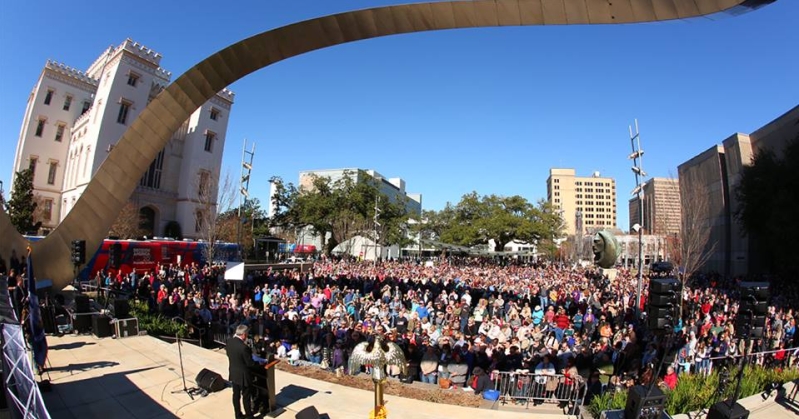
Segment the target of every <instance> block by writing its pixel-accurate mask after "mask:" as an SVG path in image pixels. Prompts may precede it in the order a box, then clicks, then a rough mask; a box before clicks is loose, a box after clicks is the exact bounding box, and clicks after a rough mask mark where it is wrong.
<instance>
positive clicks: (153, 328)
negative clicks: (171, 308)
mask: <svg viewBox="0 0 799 419" xmlns="http://www.w3.org/2000/svg"><path fill="white" fill-rule="evenodd" d="M130 312H131V314H132V315H133V317H136V318H137V319H139V330H146V331H147V334H148V335H150V336H166V337H175V335H178V336H180V337H182V338H185V337H186V336H188V329H187V327H186V325H185V324H184V323H181V322H176V321H174V320H172V319H170V318H167V317H164V316H162V315H160V314H158V313H150V311H149V309H148V307H147V303H144V302H140V301H132V302H131V305H130Z"/></svg>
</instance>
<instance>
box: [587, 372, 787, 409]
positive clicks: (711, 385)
mask: <svg viewBox="0 0 799 419" xmlns="http://www.w3.org/2000/svg"><path fill="white" fill-rule="evenodd" d="M738 371H739V370H738V368H734V369H732V370H731V371H730V381H729V383H728V385H727V388H726V390H725V391H724V394H723V395H720V396H719V395H718V385H719V374H718V371H714V372H713V373H712V374H710V375H709V376H707V377H705V376H703V375H701V374H690V375H687V374H682V375H680V380H679V381H678V383H677V387H676V388H675V389H674V391H669V392H667V393H666V395H667V397H668V398H667V400H666V411H667V412H668V413H669V414H671V415H677V414H684V413H691V412H698V411H700V410H702V409H709V408H710V406H712V405H713V403H714V402H716V401H719V400H727V399H729V398H731V397H732V396H733V394H734V393H735V387H736V379H737V374H738ZM796 379H799V370H797V369H795V368H792V369H786V370H783V369H775V368H763V367H760V366H748V367H746V369H745V370H744V375H743V379H742V380H741V396H740V398H744V397H749V396H753V395H755V394H759V393H761V392H763V391H764V390H765V389H766V386H767V385H769V384H771V383H775V382H776V383H785V382H788V381H793V380H796ZM626 405H627V392H626V391H620V392H615V393H610V392H607V393H605V394H603V395H601V396H595V397H594V398H593V399H592V400H591V401H590V402H589V404H588V412H590V413H591V416H593V417H594V418H599V417H600V415H601V413H602V412H603V411H605V410H617V409H624V408H625V406H626Z"/></svg>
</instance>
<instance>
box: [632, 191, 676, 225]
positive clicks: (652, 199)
mask: <svg viewBox="0 0 799 419" xmlns="http://www.w3.org/2000/svg"><path fill="white" fill-rule="evenodd" d="M642 190H643V193H642V194H641V199H642V200H643V202H644V216H643V222H642V221H641V217H640V215H639V214H640V212H641V207H640V205H639V202H638V197H637V196H635V197H633V198H632V199H630V201H629V205H630V207H629V209H630V228H632V226H633V225H635V224H639V225H641V226H643V228H644V231H646V232H647V234H654V235H657V236H667V235H672V234H677V233H679V231H680V184H679V181H678V180H677V179H669V178H652V179H649V180H648V181H646V183H645V184H644V187H643V189H642Z"/></svg>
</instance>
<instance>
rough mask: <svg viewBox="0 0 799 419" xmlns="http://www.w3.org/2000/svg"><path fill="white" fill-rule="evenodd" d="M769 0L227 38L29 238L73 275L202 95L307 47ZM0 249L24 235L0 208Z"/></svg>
mask: <svg viewBox="0 0 799 419" xmlns="http://www.w3.org/2000/svg"><path fill="white" fill-rule="evenodd" d="M772 1H773V0H713V1H710V0H708V1H695V0H614V1H604V0H602V1H600V0H461V1H435V2H428V3H413V4H404V5H398V6H382V7H375V8H372V9H364V10H356V11H349V12H343V13H338V14H335V15H330V16H324V17H318V18H313V19H310V20H306V21H303V22H298V23H294V24H291V25H287V26H283V27H280V28H276V29H272V30H269V31H266V32H263V33H260V34H257V35H254V36H252V37H250V38H247V39H244V40H242V41H239V42H237V43H235V44H232V45H230V46H228V47H226V48H224V49H222V50H221V51H219V52H217V53H215V54H213V55H211V56H210V57H208V58H206V59H205V60H203V61H201V62H199V63H198V64H197V65H195V66H194V67H192V68H191V69H189V70H188V71H187V72H186V73H184V74H183V75H181V76H180V77H178V79H177V80H175V82H174V83H172V84H171V85H169V86H168V87H167V88H166V89H164V91H162V92H161V93H160V94H159V95H158V96H157V97H156V98H155V99H153V100H152V101H151V102H150V103H149V104H148V105H147V106H146V107H145V109H144V110H143V111H142V112H141V114H140V115H139V116H138V117H137V118H136V120H135V121H134V122H133V123H132V124H131V125H130V127H129V128H128V130H127V131H125V133H124V134H123V135H122V137H121V138H120V139H119V141H118V142H117V143H116V146H115V147H114V149H113V150H112V151H111V152H110V153H109V154H108V157H107V158H106V160H105V161H104V162H103V164H102V165H101V166H100V167H99V168H98V169H97V172H96V173H94V175H93V178H92V180H91V182H89V184H88V185H87V186H86V189H85V190H84V192H83V194H82V195H81V197H80V199H79V200H78V201H77V202H76V203H75V206H74V207H73V208H72V210H71V211H70V212H69V214H68V215H67V217H66V218H65V219H64V220H62V222H61V224H60V225H59V226H58V227H57V228H56V229H55V230H54V231H53V232H52V233H50V234H49V235H48V236H47V237H46V238H44V239H43V240H40V241H38V242H35V243H32V247H33V248H34V250H35V251H36V252H37V254H39V255H42V257H43V258H45V259H46V260H47V263H46V264H42V268H41V269H40V270H39V272H38V273H39V275H40V276H41V277H42V278H50V279H52V281H53V286H54V287H56V288H57V289H61V288H63V287H64V286H65V285H67V284H68V283H69V282H70V281H71V280H72V278H73V275H74V272H73V266H72V262H71V261H70V258H69V244H70V242H71V241H72V240H75V239H78V238H79V239H84V240H86V248H87V249H92V251H93V250H94V249H97V248H99V246H100V243H101V242H102V240H103V238H104V237H105V236H106V235H107V234H108V230H109V228H110V226H111V225H112V224H113V222H114V220H115V219H116V217H117V216H118V214H119V212H120V211H121V210H122V208H123V207H124V206H125V203H126V202H127V200H128V198H129V197H130V195H131V194H132V193H133V191H134V190H135V189H136V185H137V184H138V182H139V179H141V176H142V175H143V174H144V172H145V171H146V170H147V168H148V167H149V166H150V163H151V162H152V161H153V159H155V157H156V155H157V154H158V153H159V152H160V151H161V150H162V149H163V148H164V147H165V146H166V145H167V143H168V142H169V139H170V138H172V135H173V133H174V132H175V131H177V130H178V128H180V126H181V125H182V124H183V122H184V121H185V120H186V119H188V118H189V116H190V115H191V114H192V113H193V112H194V111H195V110H196V109H197V108H199V107H200V106H201V105H202V104H203V103H205V102H206V101H208V100H209V99H211V98H212V97H214V95H216V94H217V92H219V91H221V90H222V89H224V88H226V87H227V86H229V85H230V84H232V83H234V82H235V81H237V80H239V79H241V78H242V77H244V76H246V75H248V74H250V73H253V72H255V71H257V70H260V69H262V68H264V67H267V66H269V65H271V64H274V63H276V62H279V61H282V60H285V59H287V58H291V57H294V56H297V55H300V54H304V53H306V52H310V51H315V50H318V49H322V48H327V47H331V46H334V45H339V44H344V43H348V42H354V41H359V40H364V39H371V38H378V37H382V36H388V35H397V34H403V33H413V32H424V31H434V30H443V29H458V28H480V27H493V26H530V25H586V24H617V23H635V22H654V21H661V20H673V19H687V18H694V17H699V16H703V15H707V14H713V13H718V12H722V11H733V12H735V10H731V9H733V8H740V10H743V11H746V10H750V9H753V8H756V7H759V6H762V5H765V4H768V3H771V2H772ZM0 235H1V236H2V237H3V238H4V240H2V241H0V254H2V255H9V254H10V253H11V251H12V250H16V251H17V253H20V254H21V252H22V250H23V249H25V247H26V246H27V244H28V243H27V242H26V240H25V239H24V238H23V237H22V236H21V235H20V234H19V232H17V231H16V229H15V228H14V226H13V225H12V224H11V221H10V219H9V218H8V215H7V214H5V213H4V212H2V211H0Z"/></svg>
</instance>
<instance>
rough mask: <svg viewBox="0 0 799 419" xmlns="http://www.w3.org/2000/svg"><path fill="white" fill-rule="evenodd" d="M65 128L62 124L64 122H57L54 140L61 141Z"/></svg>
mask: <svg viewBox="0 0 799 419" xmlns="http://www.w3.org/2000/svg"><path fill="white" fill-rule="evenodd" d="M65 129H66V125H64V124H58V125H57V126H56V129H55V140H56V141H58V142H59V143H60V142H61V140H63V139H64V130H65Z"/></svg>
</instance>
